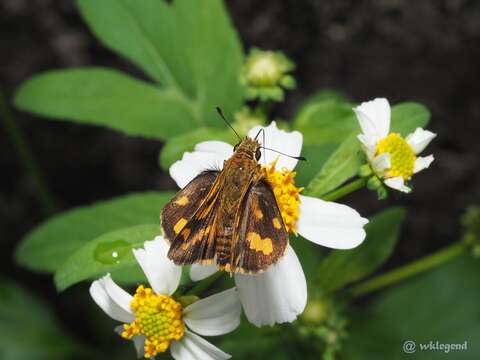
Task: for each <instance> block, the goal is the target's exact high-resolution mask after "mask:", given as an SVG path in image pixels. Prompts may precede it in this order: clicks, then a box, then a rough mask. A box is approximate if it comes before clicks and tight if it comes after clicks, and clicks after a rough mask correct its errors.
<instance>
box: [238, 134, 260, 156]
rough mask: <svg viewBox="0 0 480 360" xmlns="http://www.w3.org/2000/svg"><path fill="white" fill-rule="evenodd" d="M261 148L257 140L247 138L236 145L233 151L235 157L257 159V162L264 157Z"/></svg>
mask: <svg viewBox="0 0 480 360" xmlns="http://www.w3.org/2000/svg"><path fill="white" fill-rule="evenodd" d="M260 148H261V145H260V143H259V142H258V141H257V140H255V139H251V138H249V137H246V138H245V139H243V140H242V141H240V142H239V143H238V144H237V145H235V147H234V148H233V151H234V152H235V155H238V156H244V157H247V158H248V159H252V160H253V159H255V160H256V161H258V160H260V157H261V156H262V152H261V151H260Z"/></svg>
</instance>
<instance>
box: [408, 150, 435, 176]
mask: <svg viewBox="0 0 480 360" xmlns="http://www.w3.org/2000/svg"><path fill="white" fill-rule="evenodd" d="M432 162H433V155H428V156H425V157H421V156H419V157H417V158H416V159H415V165H414V167H413V172H414V173H415V174H416V173H418V172H420V171H422V170H423V169H426V168H428V167H429V166H430V164H431V163H432Z"/></svg>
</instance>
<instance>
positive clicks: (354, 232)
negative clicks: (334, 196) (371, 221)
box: [297, 196, 368, 249]
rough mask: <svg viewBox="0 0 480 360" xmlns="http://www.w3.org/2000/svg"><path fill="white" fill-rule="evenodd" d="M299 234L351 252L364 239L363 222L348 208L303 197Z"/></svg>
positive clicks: (364, 222)
mask: <svg viewBox="0 0 480 360" xmlns="http://www.w3.org/2000/svg"><path fill="white" fill-rule="evenodd" d="M300 201H301V202H300V217H299V219H298V222H297V231H298V233H299V234H300V235H302V236H303V237H304V238H306V239H308V240H310V241H312V242H314V243H316V244H319V245H323V246H327V247H330V248H333V249H351V248H354V247H356V246H358V245H360V244H361V243H362V241H363V240H364V239H365V230H363V226H364V225H365V224H366V223H368V220H367V219H365V218H362V217H361V216H360V215H359V213H358V212H357V211H355V210H354V209H352V208H351V207H349V206H346V205H342V204H337V203H334V202H328V201H324V200H320V199H317V198H313V197H310V196H300Z"/></svg>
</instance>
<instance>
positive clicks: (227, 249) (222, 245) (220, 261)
mask: <svg viewBox="0 0 480 360" xmlns="http://www.w3.org/2000/svg"><path fill="white" fill-rule="evenodd" d="M216 244H217V248H216V250H217V253H216V256H217V265H218V266H219V267H220V268H222V269H225V267H226V266H227V265H229V264H230V261H231V254H232V228H231V227H224V228H223V231H222V233H221V234H218V235H217V238H216Z"/></svg>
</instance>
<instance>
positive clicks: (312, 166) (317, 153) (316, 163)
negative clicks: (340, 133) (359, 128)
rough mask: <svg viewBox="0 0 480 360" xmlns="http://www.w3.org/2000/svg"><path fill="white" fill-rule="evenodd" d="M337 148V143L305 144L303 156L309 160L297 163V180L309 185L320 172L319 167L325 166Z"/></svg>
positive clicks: (301, 184)
mask: <svg viewBox="0 0 480 360" xmlns="http://www.w3.org/2000/svg"><path fill="white" fill-rule="evenodd" d="M336 148H337V145H336V144H323V145H309V144H304V145H303V147H302V156H305V157H306V158H307V161H299V162H298V163H297V166H296V167H295V172H296V173H297V176H296V177H295V182H296V183H297V184H298V185H299V186H304V187H305V186H307V184H308V183H309V182H310V180H312V178H313V177H315V175H316V174H317V173H318V169H320V168H321V167H322V166H323V164H324V163H325V161H327V160H328V158H329V157H330V156H331V154H332V153H333V152H334V151H335V149H336Z"/></svg>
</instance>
